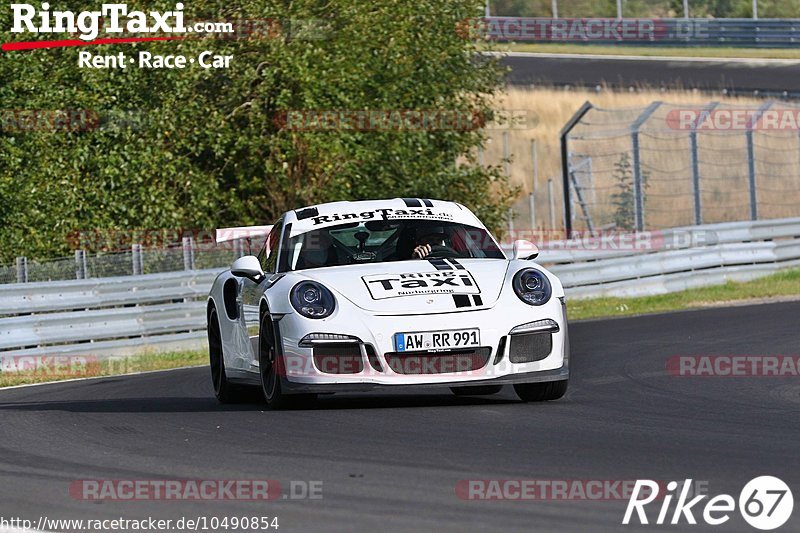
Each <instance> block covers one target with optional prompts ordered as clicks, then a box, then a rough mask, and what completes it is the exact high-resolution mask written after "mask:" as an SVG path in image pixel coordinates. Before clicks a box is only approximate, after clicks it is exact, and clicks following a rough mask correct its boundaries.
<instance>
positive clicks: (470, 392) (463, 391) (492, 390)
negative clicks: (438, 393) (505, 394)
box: [450, 385, 503, 396]
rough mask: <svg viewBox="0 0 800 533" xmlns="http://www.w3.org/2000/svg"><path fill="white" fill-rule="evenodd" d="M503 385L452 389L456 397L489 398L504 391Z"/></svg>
mask: <svg viewBox="0 0 800 533" xmlns="http://www.w3.org/2000/svg"><path fill="white" fill-rule="evenodd" d="M502 388H503V386H502V385H478V386H473V387H450V390H451V391H453V394H455V395H456V396H489V395H490V394H497V393H498V392H500V391H501V390H502Z"/></svg>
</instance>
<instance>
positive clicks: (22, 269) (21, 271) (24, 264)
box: [17, 257, 28, 283]
mask: <svg viewBox="0 0 800 533" xmlns="http://www.w3.org/2000/svg"><path fill="white" fill-rule="evenodd" d="M17 283H28V258H27V257H17Z"/></svg>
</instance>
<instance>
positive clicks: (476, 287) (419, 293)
mask: <svg viewBox="0 0 800 533" xmlns="http://www.w3.org/2000/svg"><path fill="white" fill-rule="evenodd" d="M508 264H509V263H508V261H507V260H505V259H458V260H456V261H450V260H431V261H428V260H410V261H397V262H390V263H376V264H367V265H347V266H338V267H327V268H317V269H309V270H304V271H298V272H296V274H297V275H300V276H303V277H307V278H308V279H313V280H316V281H319V282H320V283H322V284H323V285H325V286H326V287H328V288H329V289H331V290H333V291H335V292H336V293H338V294H339V295H341V296H342V297H344V298H346V299H348V300H349V301H350V302H352V303H353V304H355V305H356V306H358V307H360V308H361V309H363V310H365V311H369V312H372V313H375V314H384V315H413V314H430V313H446V312H455V311H471V310H475V309H478V308H487V307H491V306H492V305H494V303H495V302H496V301H497V299H498V298H499V297H500V292H501V291H502V288H503V283H504V280H505V277H506V271H507V269H508Z"/></svg>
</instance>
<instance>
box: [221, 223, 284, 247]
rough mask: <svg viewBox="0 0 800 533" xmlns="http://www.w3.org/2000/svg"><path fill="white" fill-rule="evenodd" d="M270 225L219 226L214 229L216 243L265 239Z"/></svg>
mask: <svg viewBox="0 0 800 533" xmlns="http://www.w3.org/2000/svg"><path fill="white" fill-rule="evenodd" d="M270 231H272V226H242V227H238V228H221V229H218V230H217V231H216V241H217V244H219V243H222V242H230V241H236V240H242V239H246V240H248V241H249V240H253V239H257V240H259V239H266V238H267V235H269V232H270Z"/></svg>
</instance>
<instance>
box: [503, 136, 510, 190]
mask: <svg viewBox="0 0 800 533" xmlns="http://www.w3.org/2000/svg"><path fill="white" fill-rule="evenodd" d="M509 159H511V146H510V145H509V139H508V132H507V131H504V132H503V172H505V175H506V177H507V178H509V179H511V162H510V161H509Z"/></svg>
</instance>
